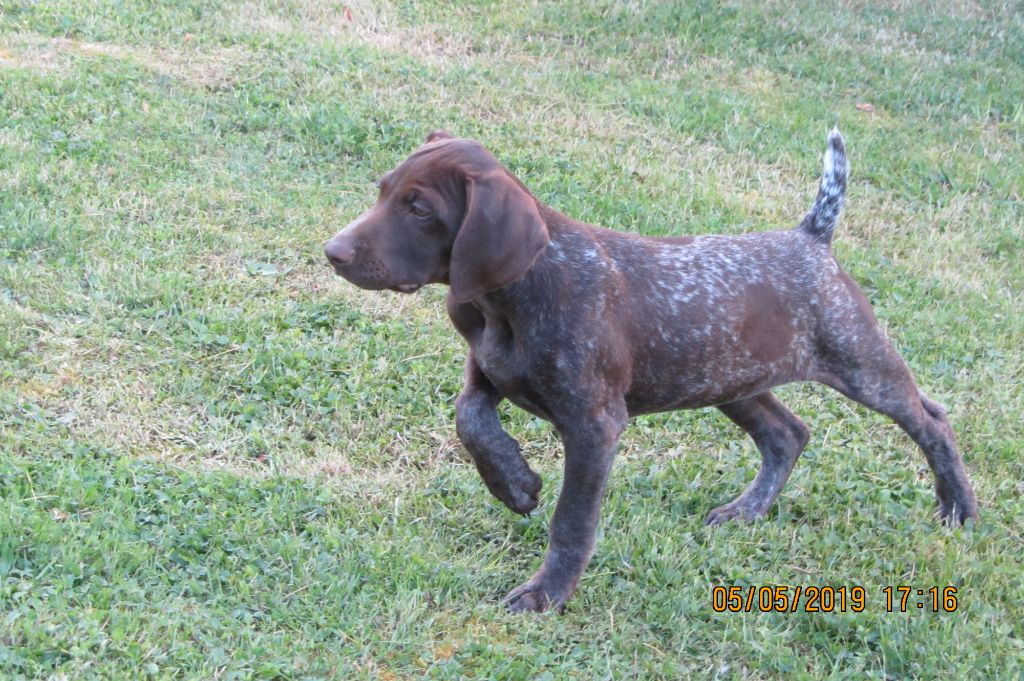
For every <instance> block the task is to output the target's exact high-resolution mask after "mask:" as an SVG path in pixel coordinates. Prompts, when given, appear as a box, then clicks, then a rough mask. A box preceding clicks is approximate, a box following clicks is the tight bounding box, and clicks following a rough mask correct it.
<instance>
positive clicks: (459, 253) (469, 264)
mask: <svg viewBox="0 0 1024 681" xmlns="http://www.w3.org/2000/svg"><path fill="white" fill-rule="evenodd" d="M549 241H550V238H549V236H548V226H547V224H545V223H544V220H543V219H542V218H541V216H540V212H539V211H538V210H537V203H536V201H534V200H533V197H531V196H530V195H529V194H528V193H527V192H526V190H525V189H523V188H522V187H521V186H519V184H517V183H516V181H515V180H513V179H512V178H511V177H510V176H509V175H508V174H507V173H505V172H503V171H500V170H499V171H494V172H489V173H486V174H484V175H479V176H476V177H469V178H467V180H466V214H465V216H464V217H463V220H462V226H461V227H459V233H458V234H457V235H456V237H455V243H454V244H453V245H452V255H451V260H450V262H449V269H448V283H449V285H450V287H451V294H452V297H453V298H454V299H455V302H457V303H465V302H469V301H470V300H473V299H474V298H479V297H480V296H482V295H483V294H485V293H487V292H488V291H493V290H494V289H498V288H501V287H502V286H507V285H508V284H511V283H512V282H514V281H517V280H519V279H520V278H521V277H522V276H523V275H524V274H526V271H527V270H528V269H530V267H531V266H532V265H533V261H534V260H536V259H537V256H538V255H540V252H541V251H542V250H544V247H545V246H547V244H548V242H549Z"/></svg>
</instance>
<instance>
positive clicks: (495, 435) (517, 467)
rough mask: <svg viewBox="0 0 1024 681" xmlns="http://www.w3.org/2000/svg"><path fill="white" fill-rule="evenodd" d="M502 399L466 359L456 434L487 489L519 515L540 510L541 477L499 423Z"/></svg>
mask: <svg viewBox="0 0 1024 681" xmlns="http://www.w3.org/2000/svg"><path fill="white" fill-rule="evenodd" d="M501 400H502V396H501V393H500V392H499V391H498V389H497V388H495V387H494V385H493V384H491V382H490V381H489V380H488V379H487V377H486V376H485V375H484V373H483V371H481V370H480V367H479V366H477V364H476V362H475V361H474V359H473V353H472V351H471V352H470V353H469V356H468V357H466V372H465V384H464V386H463V389H462V393H461V394H460V395H459V397H458V399H457V400H456V401H455V430H456V432H457V433H458V435H459V440H461V441H462V444H463V445H464V446H465V447H466V449H467V450H468V451H469V453H470V455H471V456H472V457H473V462H474V463H475V464H476V469H477V471H478V472H479V473H480V477H481V478H483V481H484V483H485V484H486V485H487V489H489V490H490V492H491V494H493V495H494V496H495V497H497V498H498V499H499V500H500V501H501V502H502V503H503V504H505V505H506V506H508V507H509V508H510V509H512V510H513V511H515V512H516V513H529V512H530V511H532V510H533V509H534V508H536V507H537V495H538V494H539V493H540V488H541V484H542V483H541V479H540V476H539V475H537V474H536V473H534V472H533V470H532V469H531V468H530V466H529V464H527V463H526V459H524V458H523V455H522V454H521V453H520V447H519V443H518V442H516V441H515V439H514V438H512V436H510V435H509V434H508V433H506V432H505V430H504V429H503V428H502V427H501V421H500V420H499V419H498V412H497V406H498V403H499V402H501Z"/></svg>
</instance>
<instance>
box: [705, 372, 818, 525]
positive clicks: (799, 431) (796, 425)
mask: <svg viewBox="0 0 1024 681" xmlns="http://www.w3.org/2000/svg"><path fill="white" fill-rule="evenodd" d="M718 408H719V409H720V410H721V411H722V413H723V414H725V415H726V416H728V417H729V418H730V419H731V420H732V421H733V423H735V424H736V425H738V426H739V427H740V428H742V429H743V430H744V431H746V432H747V434H748V435H750V437H751V439H753V440H754V444H755V445H757V448H758V450H759V451H760V452H761V468H760V469H759V470H758V471H757V476H756V477H755V478H754V481H753V482H752V483H750V486H749V487H747V489H746V490H744V491H743V494H741V495H740V496H738V497H737V498H736V499H734V500H733V501H730V502H729V503H728V504H725V505H723V506H719V507H718V508H716V509H714V510H713V511H711V512H710V513H709V514H708V516H707V519H706V522H707V524H708V525H717V524H719V523H722V522H725V521H726V520H731V519H733V518H740V519H742V520H748V521H749V520H755V519H757V518H763V517H764V516H765V514H766V513H768V509H769V508H771V505H772V504H773V503H774V502H775V499H776V498H777V497H778V496H779V492H781V491H782V487H783V485H785V484H786V480H788V479H789V474H790V472H791V471H792V470H793V466H794V464H796V460H797V459H798V458H799V457H800V452H802V451H803V449H804V446H805V445H806V444H807V440H808V439H809V437H810V433H809V432H808V430H807V426H805V425H804V422H803V421H801V420H800V419H799V417H797V415H796V414H794V413H793V412H791V411H790V410H789V409H787V408H786V406H785V405H784V404H782V402H779V400H778V398H776V397H775V396H774V395H773V394H772V393H771V392H767V391H766V392H763V393H760V394H758V395H754V396H753V397H748V398H746V399H742V400H737V401H736V402H729V403H728V404H722V405H719V407H718Z"/></svg>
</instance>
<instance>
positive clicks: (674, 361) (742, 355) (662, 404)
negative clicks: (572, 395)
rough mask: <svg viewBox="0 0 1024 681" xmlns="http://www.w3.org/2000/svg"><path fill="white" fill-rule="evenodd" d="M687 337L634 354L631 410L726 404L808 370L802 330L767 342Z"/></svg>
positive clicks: (807, 344) (797, 378) (807, 349)
mask: <svg viewBox="0 0 1024 681" xmlns="http://www.w3.org/2000/svg"><path fill="white" fill-rule="evenodd" d="M691 340H692V341H693V342H690V343H680V344H677V345H666V346H659V347H658V348H657V349H656V350H654V351H652V352H649V353H647V354H644V355H638V356H636V357H635V359H634V364H633V380H632V383H631V385H630V389H629V391H628V393H627V394H626V406H627V408H628V409H629V412H630V414H646V413H652V412H658V411H671V410H674V409H696V408H699V407H709V406H713V405H717V404H725V403H727V402H733V401H736V400H739V399H743V398H745V397H750V396H751V395H756V394H758V393H760V392H764V391H765V390H769V389H771V388H773V387H775V386H778V385H782V384H784V383H791V382H793V381H800V380H805V379H806V378H807V377H808V376H809V375H810V373H811V366H812V363H813V359H812V357H813V354H812V352H811V351H810V344H811V341H810V338H809V337H807V336H805V335H803V334H800V335H791V336H788V337H786V338H785V339H784V340H782V341H780V342H779V343H769V344H767V345H766V344H765V343H764V342H758V343H749V342H743V341H742V340H739V339H738V337H737V336H734V335H728V334H722V335H720V336H718V337H717V338H715V339H713V340H710V341H708V340H705V341H704V342H700V341H699V340H698V339H691ZM760 341H763V339H760Z"/></svg>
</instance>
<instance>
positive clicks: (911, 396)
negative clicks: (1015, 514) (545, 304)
mask: <svg viewBox="0 0 1024 681" xmlns="http://www.w3.org/2000/svg"><path fill="white" fill-rule="evenodd" d="M877 339H878V341H877V342H876V343H872V347H871V348H870V349H865V347H864V346H863V345H862V346H859V347H860V350H859V351H858V352H856V353H853V352H848V353H846V356H845V357H844V358H843V359H842V361H840V362H833V363H832V366H831V367H830V368H831V371H830V372H829V375H826V376H825V377H823V379H822V382H823V383H825V384H827V385H829V386H831V387H833V388H835V389H836V390H838V391H839V392H841V393H842V394H844V395H846V396H847V397H849V398H850V399H852V400H854V401H856V402H859V403H860V404H863V405H864V406H865V407H868V408H869V409H873V410H875V411H877V412H879V413H881V414H884V415H886V416H888V417H889V418H891V419H892V420H893V421H895V422H896V423H897V424H898V425H899V427H900V428H902V429H903V430H904V431H906V433H907V434H908V435H910V437H911V438H913V439H914V442H916V443H917V445H918V447H920V448H921V451H922V452H924V456H925V458H926V459H927V460H928V465H929V466H930V467H931V469H932V473H934V474H935V495H936V496H937V497H938V503H939V515H940V517H941V518H942V519H943V520H944V521H946V522H947V523H952V524H955V525H960V524H962V523H963V522H964V521H965V520H967V519H968V518H976V517H977V516H978V502H977V499H976V498H975V496H974V489H973V488H972V487H971V483H970V480H968V478H967V471H966V470H964V464H963V460H962V459H961V458H960V450H959V449H958V448H957V445H956V439H955V438H954V437H953V429H952V428H951V427H950V425H949V420H948V419H947V418H946V411H945V409H943V408H942V406H941V405H939V404H938V403H937V402H933V401H932V400H930V399H928V398H927V397H926V396H925V395H924V393H923V392H921V391H920V390H919V389H918V387H917V384H916V383H914V379H913V377H912V376H911V375H910V370H909V369H908V368H907V365H906V364H905V363H904V362H903V359H902V358H901V357H900V356H899V354H898V353H897V352H896V350H895V349H893V347H892V346H891V345H890V344H889V343H888V341H886V340H884V338H882V337H881V332H880V331H879V332H878V334H877Z"/></svg>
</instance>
